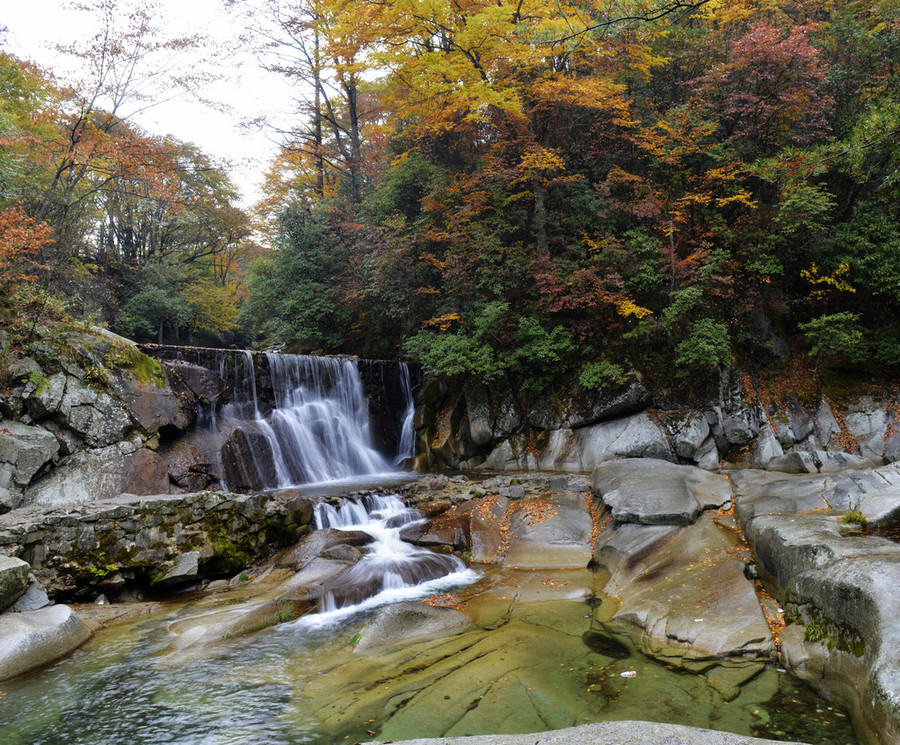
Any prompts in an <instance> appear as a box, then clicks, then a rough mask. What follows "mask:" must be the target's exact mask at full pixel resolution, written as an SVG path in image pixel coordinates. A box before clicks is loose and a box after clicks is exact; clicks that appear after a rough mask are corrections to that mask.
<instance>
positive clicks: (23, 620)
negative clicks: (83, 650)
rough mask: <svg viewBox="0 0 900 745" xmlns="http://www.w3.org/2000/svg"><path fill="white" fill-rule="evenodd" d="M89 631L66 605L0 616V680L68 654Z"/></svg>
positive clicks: (83, 640)
mask: <svg viewBox="0 0 900 745" xmlns="http://www.w3.org/2000/svg"><path fill="white" fill-rule="evenodd" d="M90 635H91V630H90V628H89V627H88V626H87V624H85V623H84V621H82V620H81V619H80V618H79V617H78V616H77V615H75V613H74V612H73V611H72V609H71V608H69V607H68V606H67V605H51V606H49V607H47V608H42V609H40V610H35V611H28V612H25V613H4V614H3V615H0V680H6V679H7V678H14V677H15V676H17V675H21V674H22V673H25V672H28V671H29V670H33V669H35V668H37V667H41V666H42V665H46V664H47V663H48V662H52V661H53V660H55V659H58V658H59V657H62V656H63V655H66V654H68V653H69V652H71V651H72V650H73V649H75V648H76V647H78V646H80V645H81V644H83V643H84V642H85V641H87V639H88V638H89V637H90Z"/></svg>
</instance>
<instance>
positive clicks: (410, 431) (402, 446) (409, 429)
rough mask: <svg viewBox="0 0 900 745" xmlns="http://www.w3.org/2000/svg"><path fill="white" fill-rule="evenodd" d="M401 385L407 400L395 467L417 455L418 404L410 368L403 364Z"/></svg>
mask: <svg viewBox="0 0 900 745" xmlns="http://www.w3.org/2000/svg"><path fill="white" fill-rule="evenodd" d="M400 385H401V387H402V388H403V396H404V398H405V399H406V412H405V414H404V415H403V427H402V429H401V430H400V443H399V444H398V446H397V456H396V457H395V458H394V465H395V466H397V465H400V463H402V462H403V461H404V460H406V459H407V458H412V457H413V456H414V455H415V454H416V439H415V421H416V402H415V400H414V399H413V395H412V381H411V380H410V379H409V366H408V365H405V364H401V367H400Z"/></svg>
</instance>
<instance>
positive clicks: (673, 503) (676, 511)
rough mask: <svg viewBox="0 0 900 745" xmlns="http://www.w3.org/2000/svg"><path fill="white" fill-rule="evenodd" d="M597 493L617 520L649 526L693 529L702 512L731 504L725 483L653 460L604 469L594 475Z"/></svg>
mask: <svg viewBox="0 0 900 745" xmlns="http://www.w3.org/2000/svg"><path fill="white" fill-rule="evenodd" d="M592 489H593V492H594V495H595V496H597V497H599V498H600V499H601V500H602V501H603V503H604V504H605V505H606V506H607V507H608V508H609V509H610V511H611V512H612V517H613V519H614V520H616V521H617V522H632V523H642V524H644V525H688V524H690V523H692V522H694V521H695V520H696V519H697V515H698V514H699V513H700V511H701V509H709V508H718V507H721V506H722V505H724V504H725V503H726V502H728V501H729V500H730V499H731V486H730V484H729V482H728V479H727V478H726V477H724V476H719V475H715V474H711V473H708V472H707V471H704V470H701V469H699V468H696V467H694V466H679V465H675V464H674V463H668V462H666V461H659V460H652V459H636V458H631V459H626V460H621V461H609V462H607V463H602V464H601V465H599V466H598V467H597V468H595V469H594V473H593V476H592Z"/></svg>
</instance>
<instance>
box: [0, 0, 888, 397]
mask: <svg viewBox="0 0 900 745" xmlns="http://www.w3.org/2000/svg"><path fill="white" fill-rule="evenodd" d="M103 6H104V7H106V8H107V12H111V11H110V8H112V7H113V6H114V4H110V3H104V4H103ZM226 6H227V7H226V8H223V12H230V13H233V14H237V15H238V16H239V17H240V18H241V19H242V22H243V23H244V24H245V27H246V29H247V38H248V39H250V40H253V41H252V43H253V44H254V45H255V46H254V48H255V49H257V50H258V55H259V60H260V64H261V65H264V66H266V67H267V68H268V69H270V70H275V71H277V72H279V73H280V74H282V75H284V76H286V77H287V78H288V79H289V80H290V81H291V84H292V86H293V88H294V89H295V90H296V116H295V118H294V121H293V122H292V123H291V126H289V127H286V128H283V129H282V131H281V132H280V137H281V142H282V146H281V150H280V154H279V155H278V157H277V158H276V159H275V160H274V161H273V162H272V163H271V166H270V169H269V172H268V174H267V177H266V182H265V194H264V198H263V199H262V200H261V201H260V202H259V203H258V204H257V205H255V206H254V207H253V208H252V209H243V208H241V206H240V204H239V198H238V190H237V188H236V187H235V185H234V184H232V183H231V182H230V181H229V178H228V176H227V175H226V173H225V171H224V170H223V169H222V168H221V167H219V166H217V164H216V163H214V162H213V161H212V160H211V159H210V158H209V157H208V156H206V155H205V154H204V153H203V152H202V151H201V150H200V149H199V148H198V147H197V146H195V145H193V144H191V143H186V142H180V141H178V140H175V139H173V138H171V137H162V136H158V135H154V134H150V133H148V132H146V131H143V130H142V129H141V128H140V127H138V126H137V125H135V124H134V123H133V122H131V121H130V120H129V119H128V118H127V117H123V116H122V115H121V113H120V109H121V103H122V102H123V101H125V100H126V99H128V98H129V97H133V96H139V95H140V86H139V85H137V84H136V82H135V81H136V80H137V79H138V75H137V73H138V71H140V70H142V69H143V67H142V66H146V64H147V63H148V62H149V61H151V60H152V58H153V53H154V52H157V51H159V50H161V49H166V48H167V46H166V45H177V44H184V43H191V42H189V41H186V40H180V39H168V38H166V37H165V35H164V34H162V32H160V30H159V26H158V19H156V18H155V17H154V15H153V13H152V6H151V5H147V6H146V7H145V9H144V10H143V11H142V12H137V13H134V14H132V15H131V16H130V17H129V20H128V24H127V25H121V24H120V25H119V26H117V27H116V28H117V34H118V35H113V34H110V33H108V31H109V27H107V29H106V31H107V32H106V33H104V32H101V33H99V34H98V35H97V37H96V38H94V39H92V40H89V41H86V42H85V45H84V47H83V48H82V49H80V50H78V53H79V54H80V55H82V57H83V58H84V59H88V60H91V61H92V63H93V70H94V77H93V78H92V79H91V80H90V81H89V84H87V85H85V86H83V87H82V88H77V87H73V86H71V85H63V84H61V83H60V82H59V81H57V80H56V78H55V77H54V75H53V74H52V73H51V72H50V71H47V70H42V69H40V68H38V67H37V66H35V65H34V64H33V63H31V62H29V61H27V60H22V59H18V58H16V57H15V56H13V55H11V54H9V53H7V52H5V51H4V50H3V46H2V42H0V314H2V316H3V327H4V331H3V332H2V333H3V337H2V338H0V344H2V346H3V349H2V350H0V351H2V352H3V353H4V354H8V353H9V352H10V350H12V349H15V348H18V347H21V346H22V345H24V344H26V343H28V342H29V341H30V340H31V339H32V337H34V335H35V330H36V328H40V327H41V326H42V325H45V324H46V323H48V322H50V321H51V320H53V319H57V320H59V319H65V318H69V319H76V320H78V321H80V322H84V321H89V322H92V323H99V324H102V325H106V326H108V327H109V328H111V329H112V330H114V331H116V332H118V333H121V334H123V335H126V336H129V337H131V338H134V339H137V340H141V341H166V342H170V343H188V344H202V345H206V346H226V347H227V346H245V347H251V346H252V347H258V348H268V347H272V346H279V347H281V348H284V349H285V350H287V351H293V352H304V353H325V354H350V355H359V356H365V357H373V358H387V359H409V360H417V361H420V362H422V364H423V365H424V367H425V368H426V370H428V371H429V372H431V373H433V374H435V375H439V376H443V377H445V378H448V379H457V380H465V379H468V378H478V379H480V380H483V381H496V380H500V379H506V380H508V381H511V382H513V383H514V384H515V385H517V386H520V387H521V388H522V389H523V390H530V391H532V392H540V391H541V390H544V389H547V388H548V387H551V386H553V385H554V384H555V383H556V382H557V381H559V380H572V381H574V380H578V381H580V383H581V385H582V386H583V387H584V388H587V389H600V388H603V387H605V386H609V385H614V384H616V383H617V382H619V381H621V380H623V379H624V378H625V377H626V376H627V375H629V374H632V373H633V372H636V373H638V374H640V375H645V376H650V377H651V378H656V379H666V378H671V379H674V378H678V379H682V380H687V381H690V380H691V379H692V378H694V377H695V376H702V375H703V374H704V373H708V372H710V371H712V370H713V369H714V368H715V367H716V366H720V365H728V364H731V363H736V364H738V365H739V366H741V367H744V368H756V369H764V368H766V367H769V366H772V365H775V364H784V360H793V362H792V363H791V364H795V365H801V366H810V367H811V368H815V367H819V366H832V367H837V368H842V369H856V370H864V371H866V372H867V374H870V375H884V376H893V375H895V374H896V371H897V368H898V366H900V221H898V218H900V180H898V177H900V171H898V169H900V85H898V83H900V2H898V0H850V1H849V2H837V1H831V0H797V1H796V2H787V1H784V0H728V1H727V2H726V1H724V0H699V1H696V2H687V1H679V0H676V1H674V2H666V1H665V0H650V1H649V2H647V1H646V0H586V1H585V2H570V1H569V0H560V2H555V3H546V2H543V1H542V0H541V1H539V0H491V2H487V1H486V0H397V1H396V2H390V3H386V2H383V1H382V0H295V1H294V2H286V0H252V1H250V0H248V1H247V2H238V0H230V1H229V2H227V3H226ZM182 82H183V83H184V84H185V85H190V84H191V82H190V80H185V81H182Z"/></svg>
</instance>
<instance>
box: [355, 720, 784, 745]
mask: <svg viewBox="0 0 900 745" xmlns="http://www.w3.org/2000/svg"><path fill="white" fill-rule="evenodd" d="M682 743H685V744H686V745H687V744H688V743H689V744H690V745H775V741H774V740H762V739H760V738H757V737H747V736H745V735H734V734H732V733H730V732H718V731H716V730H709V729H698V728H695V727H684V726H682V725H678V724H659V723H657V722H601V723H599V724H585V725H583V726H581V727H568V728H566V729H558V730H551V731H549V732H534V733H531V734H527V735H478V736H476V737H444V738H434V739H421V740H405V741H404V745H681V744H682ZM364 745H376V743H365V744H364ZM780 745H792V743H790V742H787V741H781V742H780ZM793 745H797V744H796V743H793Z"/></svg>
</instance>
